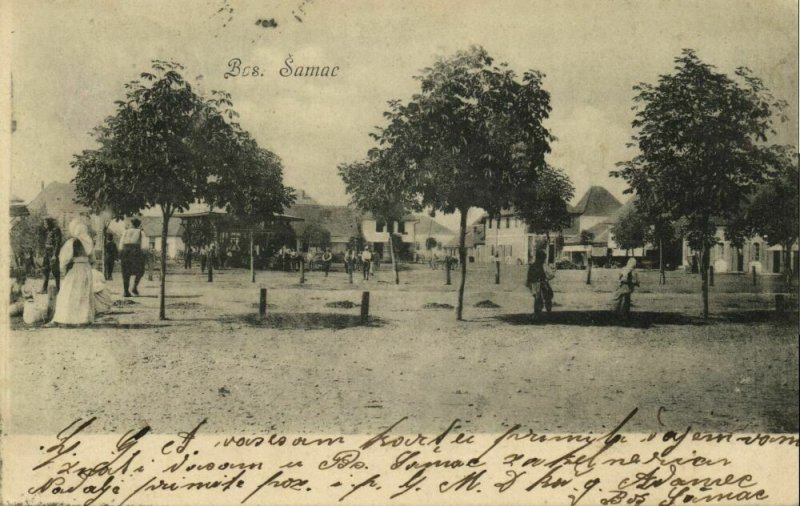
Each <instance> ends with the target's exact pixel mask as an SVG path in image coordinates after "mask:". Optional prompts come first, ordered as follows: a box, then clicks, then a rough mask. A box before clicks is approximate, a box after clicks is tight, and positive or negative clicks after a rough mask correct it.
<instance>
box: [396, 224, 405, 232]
mask: <svg viewBox="0 0 800 506" xmlns="http://www.w3.org/2000/svg"><path fill="white" fill-rule="evenodd" d="M397 231H398V232H400V233H401V234H405V233H406V222H405V221H401V222H398V223H397Z"/></svg>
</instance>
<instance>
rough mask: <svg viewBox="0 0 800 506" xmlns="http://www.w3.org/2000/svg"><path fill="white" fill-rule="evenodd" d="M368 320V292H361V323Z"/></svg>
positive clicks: (363, 323)
mask: <svg viewBox="0 0 800 506" xmlns="http://www.w3.org/2000/svg"><path fill="white" fill-rule="evenodd" d="M368 322H369V292H362V293H361V325H366V324H367V323H368Z"/></svg>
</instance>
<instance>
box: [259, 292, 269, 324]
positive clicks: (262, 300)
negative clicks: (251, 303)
mask: <svg viewBox="0 0 800 506" xmlns="http://www.w3.org/2000/svg"><path fill="white" fill-rule="evenodd" d="M258 317H259V318H261V319H262V320H263V319H264V318H266V317H267V289H266V288H262V289H261V294H260V297H259V299H258Z"/></svg>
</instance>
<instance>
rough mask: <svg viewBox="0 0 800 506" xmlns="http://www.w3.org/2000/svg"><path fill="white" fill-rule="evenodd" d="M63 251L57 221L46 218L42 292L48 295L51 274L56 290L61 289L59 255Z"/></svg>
mask: <svg viewBox="0 0 800 506" xmlns="http://www.w3.org/2000/svg"><path fill="white" fill-rule="evenodd" d="M60 251H61V229H60V228H58V225H57V224H56V220H54V219H53V218H46V219H45V222H44V258H43V259H42V268H43V270H44V284H43V285H42V292H41V293H47V285H48V284H49V283H50V274H51V273H52V274H53V281H55V283H56V290H60V289H61V269H60V268H59V266H58V253H59V252H60Z"/></svg>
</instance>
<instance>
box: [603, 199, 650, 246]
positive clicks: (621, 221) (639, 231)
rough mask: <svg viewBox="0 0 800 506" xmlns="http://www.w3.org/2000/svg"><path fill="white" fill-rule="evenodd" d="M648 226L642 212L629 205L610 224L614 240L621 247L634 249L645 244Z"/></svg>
mask: <svg viewBox="0 0 800 506" xmlns="http://www.w3.org/2000/svg"><path fill="white" fill-rule="evenodd" d="M648 229H649V226H648V223H647V221H646V220H645V218H644V216H643V215H642V213H641V212H640V211H639V210H638V209H636V208H635V207H630V208H628V209H627V210H626V211H623V212H622V214H620V215H619V217H618V218H617V221H616V222H614V224H613V225H612V226H611V235H613V236H614V242H616V243H617V246H619V247H620V248H622V249H625V250H629V249H636V248H641V247H643V246H644V245H645V241H646V237H647V232H648Z"/></svg>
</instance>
